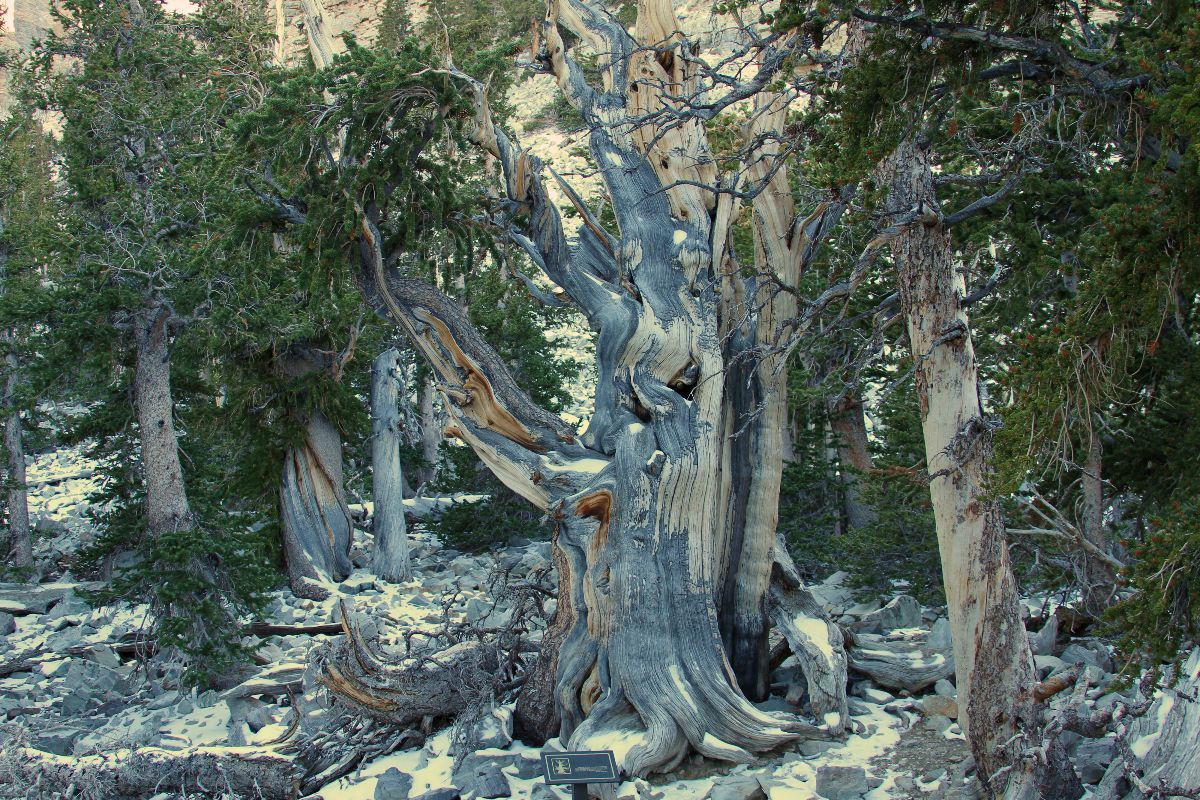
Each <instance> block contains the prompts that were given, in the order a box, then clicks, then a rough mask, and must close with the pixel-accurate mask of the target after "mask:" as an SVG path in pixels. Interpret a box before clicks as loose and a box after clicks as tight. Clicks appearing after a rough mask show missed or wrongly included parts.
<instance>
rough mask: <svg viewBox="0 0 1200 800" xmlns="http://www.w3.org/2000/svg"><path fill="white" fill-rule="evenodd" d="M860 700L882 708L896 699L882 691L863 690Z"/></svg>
mask: <svg viewBox="0 0 1200 800" xmlns="http://www.w3.org/2000/svg"><path fill="white" fill-rule="evenodd" d="M862 699H863V700H866V701H867V702H868V703H875V704H876V705H880V706H882V705H887V704H888V703H890V702H892V701H893V700H895V699H896V698H895V697H894V696H893V695H891V694H888V693H887V692H885V691H884V690H883V689H864V690H863V692H862Z"/></svg>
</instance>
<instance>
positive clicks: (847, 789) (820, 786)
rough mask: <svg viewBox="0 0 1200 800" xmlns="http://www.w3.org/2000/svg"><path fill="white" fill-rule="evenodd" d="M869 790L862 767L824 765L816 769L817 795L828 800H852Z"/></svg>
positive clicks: (865, 773)
mask: <svg viewBox="0 0 1200 800" xmlns="http://www.w3.org/2000/svg"><path fill="white" fill-rule="evenodd" d="M870 789H871V787H870V786H869V785H868V784H867V772H866V770H864V769H863V768H862V767H839V766H832V765H830V764H824V765H822V766H820V767H818V768H817V794H819V795H820V796H821V797H825V798H827V799H828V800H852V798H856V797H861V796H862V795H864V794H866V793H867V792H868V791H870Z"/></svg>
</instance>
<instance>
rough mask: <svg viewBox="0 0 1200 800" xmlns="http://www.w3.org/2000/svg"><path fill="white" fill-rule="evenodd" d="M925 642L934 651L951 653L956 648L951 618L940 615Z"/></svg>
mask: <svg viewBox="0 0 1200 800" xmlns="http://www.w3.org/2000/svg"><path fill="white" fill-rule="evenodd" d="M925 644H926V646H927V647H929V648H930V649H931V650H933V651H934V652H938V653H950V652H952V651H953V649H954V637H953V635H952V634H951V633H950V620H948V619H946V618H945V617H938V618H937V619H936V620H934V622H933V627H932V628H930V630H929V636H927V637H926V638H925Z"/></svg>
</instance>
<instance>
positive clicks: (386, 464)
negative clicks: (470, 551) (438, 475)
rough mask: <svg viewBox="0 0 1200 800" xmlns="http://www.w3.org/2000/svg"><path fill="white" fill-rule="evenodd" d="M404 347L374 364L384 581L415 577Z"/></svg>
mask: <svg viewBox="0 0 1200 800" xmlns="http://www.w3.org/2000/svg"><path fill="white" fill-rule="evenodd" d="M399 388H400V351H399V350H397V349H395V348H394V347H393V348H392V349H390V350H386V351H384V352H383V353H380V354H379V355H378V356H376V358H375V361H374V363H373V364H372V365H371V471H372V472H371V486H372V495H373V500H374V501H375V513H374V515H373V516H372V521H371V528H372V531H373V532H374V534H375V542H374V549H373V550H372V551H371V568H372V569H373V570H374V571H375V574H376V575H378V576H379V577H381V578H383V579H384V580H389V581H403V580H408V578H410V577H411V576H412V568H411V566H410V564H409V560H408V531H407V529H406V527H405V524H404V502H403V501H404V475H403V472H402V471H401V469H400V409H399V407H398V405H397V402H398V399H399V394H400V393H399Z"/></svg>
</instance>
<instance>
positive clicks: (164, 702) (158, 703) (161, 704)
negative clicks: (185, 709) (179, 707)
mask: <svg viewBox="0 0 1200 800" xmlns="http://www.w3.org/2000/svg"><path fill="white" fill-rule="evenodd" d="M178 700H179V692H177V691H176V690H174V689H168V690H167V691H165V692H163V693H162V694H161V695H159V696H158V697H156V698H154V699H153V700H151V701H150V702H149V703H147V704H146V708H149V709H152V710H153V709H159V708H167V707H168V706H172V705H174V704H175V703H176V701H178Z"/></svg>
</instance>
